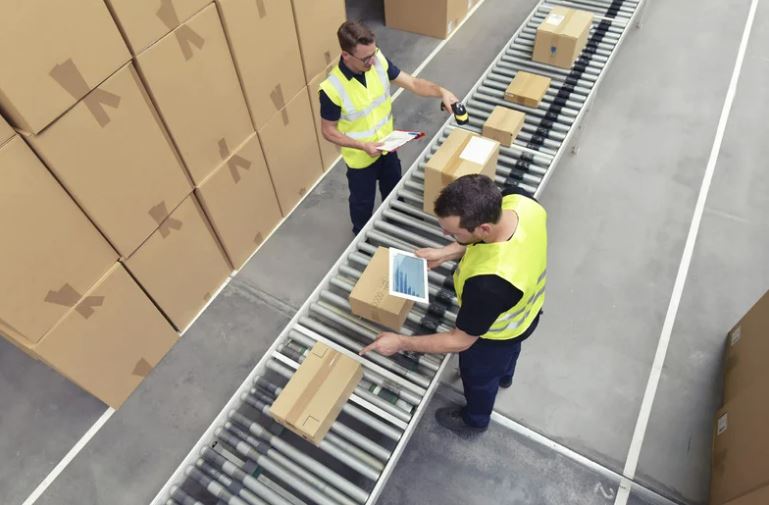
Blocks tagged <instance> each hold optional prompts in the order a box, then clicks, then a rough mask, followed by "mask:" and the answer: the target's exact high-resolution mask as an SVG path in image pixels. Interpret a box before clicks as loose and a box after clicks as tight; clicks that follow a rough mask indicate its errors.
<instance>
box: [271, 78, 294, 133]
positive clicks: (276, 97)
mask: <svg viewBox="0 0 769 505" xmlns="http://www.w3.org/2000/svg"><path fill="white" fill-rule="evenodd" d="M270 100H272V105H274V106H275V110H279V111H280V114H281V116H282V117H283V125H284V126H288V125H289V123H290V120H289V117H288V109H287V108H286V97H285V95H283V87H282V86H281V85H280V84H278V85H277V86H275V87H274V88H273V90H272V91H270Z"/></svg>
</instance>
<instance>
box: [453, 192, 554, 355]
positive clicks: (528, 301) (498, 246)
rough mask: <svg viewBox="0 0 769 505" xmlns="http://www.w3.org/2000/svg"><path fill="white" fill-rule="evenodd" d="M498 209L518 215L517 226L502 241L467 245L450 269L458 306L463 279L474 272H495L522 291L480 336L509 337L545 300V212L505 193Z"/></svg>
mask: <svg viewBox="0 0 769 505" xmlns="http://www.w3.org/2000/svg"><path fill="white" fill-rule="evenodd" d="M502 210H503V211H505V210H513V211H515V212H516V214H518V227H517V228H516V230H515V233H514V234H513V236H512V238H511V239H510V240H507V241H505V242H494V243H490V244H487V243H478V244H473V245H469V246H467V250H466V251H465V254H464V256H463V257H462V260H461V261H460V262H459V266H458V267H457V269H456V271H455V272H454V287H455V289H456V291H457V300H458V301H459V304H460V306H461V305H462V290H463V288H464V285H465V282H466V281H467V279H469V278H471V277H475V276H476V275H498V276H499V277H501V278H503V279H505V280H506V281H508V282H509V283H510V284H512V285H513V286H515V287H516V288H518V289H519V290H521V291H523V296H522V297H521V299H520V301H519V302H518V303H517V304H515V305H514V306H513V307H511V308H510V309H509V310H507V311H506V312H503V313H502V314H500V315H499V317H498V318H497V320H496V321H494V324H492V325H491V328H489V331H488V332H487V333H485V334H483V335H481V338H487V339H492V340H509V339H513V338H516V337H519V336H521V334H523V333H524V332H525V331H526V330H527V329H528V327H529V326H530V325H531V323H532V322H533V321H534V319H535V318H536V317H537V314H539V311H540V309H542V305H543V304H544V303H545V284H546V282H547V212H546V211H545V208H544V207H542V206H541V205H540V204H538V203H537V202H536V201H534V200H532V199H531V198H527V197H525V196H523V195H508V196H506V197H504V198H503V199H502Z"/></svg>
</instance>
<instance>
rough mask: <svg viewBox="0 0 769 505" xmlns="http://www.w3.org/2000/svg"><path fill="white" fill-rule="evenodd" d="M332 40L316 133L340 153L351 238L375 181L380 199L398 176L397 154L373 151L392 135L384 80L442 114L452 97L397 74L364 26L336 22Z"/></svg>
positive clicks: (369, 206) (369, 204) (366, 213)
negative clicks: (434, 103)
mask: <svg viewBox="0 0 769 505" xmlns="http://www.w3.org/2000/svg"><path fill="white" fill-rule="evenodd" d="M337 37H338V38H339V46H340V47H341V49H342V56H341V58H340V59H339V64H338V65H337V66H335V67H334V68H333V69H332V70H331V72H330V73H329V76H328V78H327V79H326V80H325V81H323V82H322V83H321V85H320V116H321V125H322V126H321V130H322V132H323V137H324V138H325V139H326V140H328V141H329V142H333V143H334V144H336V145H338V146H340V147H341V148H342V149H341V151H342V158H344V162H345V163H346V164H347V181H348V185H349V187H350V199H349V202H350V219H351V220H352V231H353V233H355V234H356V235H357V234H358V232H359V231H360V229H361V228H363V225H364V224H366V221H368V220H369V218H370V217H371V214H372V213H373V211H374V198H375V196H376V183H377V181H379V191H380V194H381V195H382V199H384V198H385V197H386V196H387V195H388V194H390V191H392V189H393V188H394V187H395V185H396V184H397V182H398V180H400V177H401V163H400V160H399V159H398V155H397V154H396V153H394V152H393V153H390V154H386V155H383V154H382V152H380V151H379V150H378V149H377V147H378V146H379V145H380V144H379V141H380V140H381V139H383V138H385V137H386V136H387V135H389V134H390V133H391V132H392V131H393V117H392V99H391V97H390V81H393V82H394V83H395V84H397V85H398V86H400V87H402V88H406V89H407V90H409V91H411V92H413V93H416V94H417V95H420V96H433V97H438V98H440V99H441V100H442V101H443V103H444V105H445V106H446V107H447V108H446V110H451V104H453V103H455V102H457V98H456V97H455V96H454V95H453V94H452V93H451V92H449V91H447V90H445V89H444V88H442V87H440V86H438V85H437V84H434V83H432V82H430V81H426V80H424V79H418V78H415V77H413V76H411V75H409V74H407V73H406V72H403V71H401V70H400V69H398V67H396V66H395V65H393V63H392V62H391V61H390V60H388V59H387V58H386V57H385V56H384V55H383V54H382V52H381V51H380V50H379V49H377V46H376V42H375V39H374V33H373V32H372V31H371V30H369V29H368V28H367V27H365V26H364V25H362V24H360V23H356V22H353V21H347V22H345V23H342V26H340V27H339V30H338V31H337Z"/></svg>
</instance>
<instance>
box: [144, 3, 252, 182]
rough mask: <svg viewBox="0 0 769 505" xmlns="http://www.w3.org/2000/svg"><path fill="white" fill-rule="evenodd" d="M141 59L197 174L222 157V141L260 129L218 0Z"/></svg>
mask: <svg viewBox="0 0 769 505" xmlns="http://www.w3.org/2000/svg"><path fill="white" fill-rule="evenodd" d="M180 36H181V37H182V39H183V41H184V43H183V44H181V45H180V41H179V38H180ZM136 61H137V63H138V65H139V70H140V73H141V75H142V77H143V79H144V82H145V83H146V84H147V87H148V89H149V92H150V95H151V96H152V98H153V100H154V102H155V105H156V106H157V108H158V110H159V111H160V115H161V116H162V117H163V119H164V120H165V123H166V126H168V129H169V131H170V133H171V137H173V139H174V141H175V143H176V147H178V148H179V152H180V153H181V155H182V159H183V160H184V163H185V165H186V166H187V170H188V171H189V173H190V175H191V176H192V180H193V181H194V182H195V184H199V183H201V182H203V180H204V179H205V178H206V177H207V176H208V175H209V174H210V173H211V172H213V171H214V169H215V168H216V167H218V166H219V165H220V164H221V163H222V161H223V157H222V154H221V153H222V151H223V149H222V147H221V146H222V145H225V146H229V149H235V148H236V147H237V146H239V145H240V144H242V143H243V141H245V140H246V138H248V136H249V135H251V134H252V133H253V131H254V129H253V127H252V124H251V118H250V117H249V115H248V110H247V109H246V100H245V98H243V92H242V91H241V88H240V82H239V81H238V76H237V74H236V73H235V66H234V64H233V63H232V58H231V57H230V51H229V49H228V48H227V40H226V39H225V37H224V30H223V29H222V26H221V23H220V22H219V15H218V14H217V12H216V6H215V5H213V4H211V5H210V6H208V7H206V8H205V9H203V10H202V11H201V12H200V13H198V14H196V15H195V16H194V17H193V18H192V19H190V20H189V21H187V22H186V23H184V24H183V25H182V26H180V27H179V28H177V29H176V30H174V31H173V32H172V33H170V34H168V35H166V36H165V37H163V38H162V39H161V40H160V41H159V42H157V43H156V44H155V45H153V46H152V47H150V48H149V49H147V50H145V51H144V52H142V53H141V54H140V55H139V56H137V57H136Z"/></svg>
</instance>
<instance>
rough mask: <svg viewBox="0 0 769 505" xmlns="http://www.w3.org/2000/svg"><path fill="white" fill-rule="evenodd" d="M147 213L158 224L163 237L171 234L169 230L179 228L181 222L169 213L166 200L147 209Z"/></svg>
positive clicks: (180, 227)
mask: <svg viewBox="0 0 769 505" xmlns="http://www.w3.org/2000/svg"><path fill="white" fill-rule="evenodd" d="M149 215H150V217H151V218H152V219H154V220H155V222H156V223H157V225H158V231H159V232H160V235H161V236H162V237H163V238H166V237H167V236H168V235H170V234H171V230H181V229H182V222H181V221H179V220H178V219H176V218H173V217H171V216H170V215H169V213H168V209H167V208H166V202H160V203H159V204H157V205H155V206H154V207H152V208H151V209H150V210H149Z"/></svg>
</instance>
